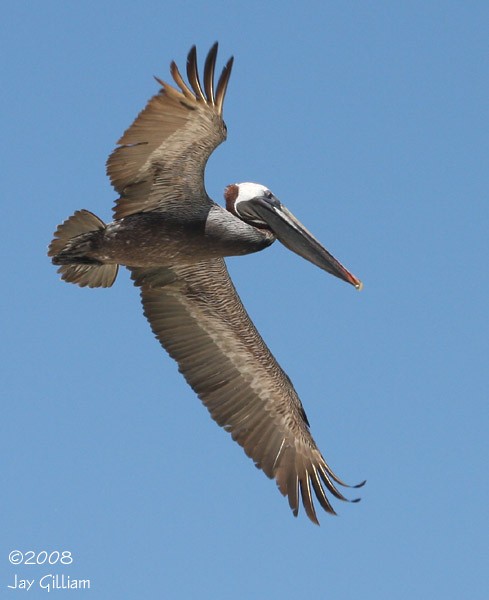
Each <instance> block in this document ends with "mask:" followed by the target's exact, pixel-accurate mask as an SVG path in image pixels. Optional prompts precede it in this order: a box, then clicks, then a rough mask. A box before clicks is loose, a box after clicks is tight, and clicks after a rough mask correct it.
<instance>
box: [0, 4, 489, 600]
mask: <svg viewBox="0 0 489 600" xmlns="http://www.w3.org/2000/svg"><path fill="white" fill-rule="evenodd" d="M215 40H219V42H220V54H219V70H220V68H221V66H222V65H223V63H224V60H226V59H227V58H228V57H229V56H230V55H231V54H233V55H234V56H235V67H234V71H233V75H232V78H231V83H230V87H229V91H228V96H227V99H226V105H225V110H224V114H225V119H226V122H227V125H228V129H229V137H228V141H227V142H226V143H225V144H224V145H222V146H221V147H220V148H218V150H217V151H216V152H215V154H214V155H213V156H212V158H211V160H210V162H209V165H208V169H207V174H206V184H207V189H208V192H209V194H210V195H211V196H212V197H213V198H215V199H216V201H218V202H221V200H222V191H223V189H224V187H225V186H226V185H227V184H228V183H231V182H235V181H258V182H261V183H264V184H266V185H267V186H269V187H270V188H271V189H272V190H273V191H274V192H275V194H276V195H277V196H278V197H279V198H280V199H281V200H282V202H283V203H284V204H285V205H286V206H287V207H288V208H289V209H290V210H292V212H293V213H294V214H296V216H297V217H298V218H299V219H300V220H301V221H302V222H303V223H304V224H305V225H306V226H307V227H308V228H309V229H310V230H312V232H313V233H314V234H315V235H316V236H317V237H318V239H319V240H321V241H322V242H323V243H324V245H325V246H326V247H327V248H329V249H330V250H331V251H332V252H333V253H334V254H335V255H336V256H337V257H338V258H339V260H341V261H342V262H343V263H344V264H345V266H347V267H348V268H349V269H350V270H351V271H352V272H353V273H354V274H355V275H357V276H358V277H360V278H361V279H362V280H363V281H364V284H365V288H364V290H363V291H362V292H361V293H358V292H356V291H355V290H354V289H353V288H352V287H351V286H348V285H346V284H344V283H342V282H340V281H339V280H336V279H335V278H333V277H330V276H329V275H327V274H325V273H324V272H322V271H320V270H319V269H317V268H315V267H314V266H312V265H311V264H309V263H307V262H305V261H303V260H301V259H300V258H299V257H297V256H296V255H293V254H292V253H290V252H288V251H287V250H286V249H285V248H284V247H283V246H281V245H280V244H278V243H276V244H274V246H272V248H270V249H267V250H266V251H264V252H261V253H259V254H257V255H254V256H248V257H242V258H234V259H231V260H229V261H228V264H229V268H230V271H231V273H232V276H233V279H234V281H235V284H236V286H237V288H238V291H239V293H240V295H241V298H242V300H243V302H244V304H245V306H246V307H247V309H248V310H249V312H250V315H251V317H252V318H253V320H254V322H255V323H256V325H257V327H258V329H259V330H260V331H261V333H262V335H263V337H264V339H265V340H266V342H267V343H268V345H269V346H270V348H271V350H272V351H273V352H274V354H275V356H276V357H277V359H278V360H279V362H280V363H281V365H282V366H283V368H284V369H285V370H286V371H287V373H288V374H289V375H290V377H291V378H292V380H293V381H294V384H295V387H296V389H297V390H298V392H299V395H300V396H301V399H302V401H303V403H304V406H305V408H306V411H307V413H308V416H309V420H310V421H311V428H312V433H313V435H314V437H315V439H316V441H317V443H318V445H319V446H320V448H321V450H322V452H323V454H324V455H325V457H326V459H327V460H328V462H329V463H330V465H331V466H332V467H333V468H334V469H335V471H336V472H337V473H338V474H339V475H340V476H342V477H343V478H345V479H346V480H347V481H350V482H352V483H356V482H358V481H361V480H362V479H364V478H366V479H367V480H368V482H367V485H366V486H365V487H364V488H363V489H362V490H361V495H362V502H360V503H359V504H353V505H351V504H350V505H348V504H345V503H341V502H335V503H334V506H335V508H336V510H337V511H338V513H339V516H338V517H331V516H328V515H326V514H325V513H323V514H320V520H321V526H320V527H316V526H314V525H312V524H311V523H310V522H309V521H308V519H307V518H306V517H305V514H304V512H303V511H302V512H301V513H300V515H299V517H298V518H297V519H294V518H293V516H292V514H291V513H290V511H289V508H288V505H287V502H286V500H285V499H284V498H283V497H282V496H281V495H280V493H279V492H278V490H277V489H276V486H275V484H274V482H272V481H269V480H268V479H267V478H266V477H265V476H264V475H263V474H262V473H261V472H259V471H258V470H256V469H255V468H254V466H253V464H252V462H251V461H250V460H249V459H248V458H247V457H246V456H245V455H244V453H243V451H242V450H241V448H240V447H239V446H237V445H236V444H234V443H233V442H232V440H231V438H230V436H229V435H228V434H226V433H225V432H224V431H222V430H221V429H219V428H218V427H217V426H216V424H215V423H214V422H213V421H212V420H211V419H210V417H209V416H208V414H207V411H206V410H205V408H203V406H202V405H201V404H200V402H199V401H198V399H197V398H196V396H195V394H194V393H193V391H192V390H191V389H190V388H189V387H188V386H187V384H186V383H185V381H184V380H183V378H182V377H181V375H180V374H179V373H178V371H177V368H176V365H175V364H174V363H173V362H172V361H171V360H170V359H169V358H168V356H167V355H166V354H165V352H164V351H163V350H162V349H161V348H160V346H159V344H158V343H157V342H156V340H155V339H154V338H153V336H152V334H151V332H150V329H149V326H148V324H147V323H146V321H145V319H144V317H143V315H142V310H141V307H140V305H139V298H138V291H137V290H136V289H135V288H134V287H133V286H132V285H131V282H130V281H129V277H128V275H127V273H126V272H122V273H121V275H120V276H119V278H118V280H117V284H116V285H115V286H114V287H113V288H111V289H109V290H88V289H80V288H78V287H76V286H71V285H67V284H65V283H63V282H61V281H60V280H59V279H58V276H57V275H56V270H55V268H54V267H53V266H52V265H51V264H50V262H49V260H48V259H47V257H46V248H47V244H48V243H49V241H50V240H51V237H52V232H53V231H54V229H55V228H56V226H57V224H58V223H59V222H61V221H62V220H64V219H65V218H66V217H68V216H69V215H70V214H72V213H73V211H74V210H76V209H79V208H87V209H89V210H91V211H93V212H95V213H96V214H98V215H99V216H100V217H101V218H103V219H105V220H109V219H110V215H111V207H112V204H113V201H114V200H115V199H116V194H115V192H114V191H113V190H112V188H111V187H110V185H109V182H108V180H107V178H106V175H105V160H106V158H107V156H108V155H109V153H110V152H111V150H112V149H113V147H114V145H115V142H116V140H117V139H118V138H119V137H120V135H121V134H122V133H123V131H124V130H125V128H126V127H128V126H129V125H130V123H131V122H132V120H133V119H134V117H135V116H136V115H137V113H138V111H139V110H141V109H142V108H143V106H144V105H145V103H146V101H147V99H148V98H149V97H150V96H151V95H152V94H154V93H156V91H157V89H158V86H157V84H156V83H155V81H154V80H153V75H158V76H159V77H161V78H163V79H166V80H169V70H168V67H169V63H170V61H171V60H172V59H175V60H176V61H177V63H178V64H179V65H182V66H183V65H184V64H185V60H186V55H187V52H188V50H189V48H190V47H191V45H192V44H194V43H195V44H197V47H198V49H199V51H200V54H199V56H200V59H201V61H202V59H203V58H204V56H205V54H206V52H207V50H208V49H209V47H210V46H211V44H212V43H213V42H214V41H215ZM488 40H489V5H488V4H487V3H486V2H461V1H459V2H456V1H446V2H426V1H423V2H417V1H413V2H375V3H373V2H327V1H326V2H324V1H321V2H301V3H293V2H287V1H285V2H282V3H280V7H279V4H278V3H271V2H269V3H265V2H263V1H261V2H257V1H255V0H248V1H247V2H229V1H226V2H224V1H218V2H202V3H199V2H173V3H170V2H165V1H164V0H160V1H158V2H149V1H148V2H145V1H143V2H104V1H100V2H49V1H46V2H13V1H12V2H7V3H4V5H3V9H2V19H1V23H0V44H1V56H2V58H1V59H0V60H1V65H2V67H1V94H0V101H1V110H0V120H1V129H0V131H1V136H2V143H1V148H2V159H1V164H2V177H1V178H2V188H1V198H2V200H1V202H2V219H1V230H2V234H1V240H2V241H1V251H2V259H3V263H2V266H3V278H2V279H3V285H2V289H3V293H2V295H1V303H2V310H1V319H2V324H1V331H2V334H1V337H2V343H1V348H0V352H1V353H2V360H1V365H2V375H1V382H2V383H1V389H2V407H3V408H2V419H1V423H0V430H1V435H0V444H1V446H0V447H1V449H2V461H1V472H0V474H1V481H2V492H1V494H0V508H1V511H0V514H1V535H0V546H1V547H0V584H1V588H0V590H1V593H0V595H2V596H3V595H4V594H5V597H9V596H12V597H15V592H14V591H12V590H9V589H8V588H7V585H9V584H12V582H13V579H14V575H15V574H17V575H18V577H19V578H31V579H32V578H36V579H38V578H39V577H40V576H41V575H44V574H46V573H60V574H61V573H64V574H65V575H69V576H70V577H72V578H83V579H86V578H89V579H90V580H91V586H92V587H91V590H90V591H87V592H83V593H80V596H83V597H87V598H97V599H98V598H100V599H105V598H172V599H173V598H178V599H180V598H182V599H187V598H196V597H200V598H212V599H214V600H220V599H229V598H235V599H238V600H241V599H247V600H248V599H250V598H279V597H280V598H282V599H289V598H290V599H292V598H298V597H313V598H335V599H336V600H343V599H350V598H364V599H369V600H370V599H375V600H384V599H389V600H391V599H393V598H395V599H412V598H443V599H452V598H453V599H460V598H471V600H477V599H482V598H487V594H488V590H489V585H488V583H489V582H488V579H489V576H488V572H489V569H488V541H487V540H488V533H489V532H488V508H487V506H488V505H487V498H488V495H489V489H488V455H489V453H488V442H487V438H488V425H489V422H488V421H489V419H488V416H489V415H488V412H489V411H488V395H489V385H488V371H489V362H488V339H489V331H488V316H487V313H488V310H487V305H488V298H489V282H488V273H487V262H488V255H489V254H488V253H489V243H488V226H489V208H488V195H489V194H488V191H489V164H488V162H489V159H488V157H489V142H488V140H489V135H488V122H489V121H488V117H489V47H488V46H489V43H488ZM353 495H354V494H352V496H353ZM14 549H19V550H22V551H27V550H30V549H33V550H36V551H40V550H47V551H52V550H59V551H62V550H68V551H71V552H72V554H73V557H74V562H73V565H71V566H70V567H60V566H55V567H47V566H43V567H39V568H38V567H35V566H12V565H10V564H9V562H8V552H9V551H11V550H14ZM34 589H35V588H33V589H32V590H31V591H30V592H29V594H30V595H29V596H28V598H37V597H39V598H44V597H46V596H45V594H46V592H41V591H40V590H39V589H38V588H37V589H35V591H33V590H34ZM69 593H70V592H67V591H59V592H58V596H59V597H66V596H67V595H68V594H69ZM71 593H72V592H71ZM58 596H57V597H58ZM68 597H69V596H68Z"/></svg>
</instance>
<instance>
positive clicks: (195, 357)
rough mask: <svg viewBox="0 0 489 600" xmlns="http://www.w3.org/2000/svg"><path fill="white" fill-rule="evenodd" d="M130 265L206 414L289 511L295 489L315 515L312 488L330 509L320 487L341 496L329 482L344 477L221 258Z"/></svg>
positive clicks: (295, 501) (154, 324) (157, 330)
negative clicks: (321, 446)
mask: <svg viewBox="0 0 489 600" xmlns="http://www.w3.org/2000/svg"><path fill="white" fill-rule="evenodd" d="M131 272H132V278H133V279H134V281H135V283H136V285H139V286H140V287H141V297H142V302H143V307H144V314H145V315H146V317H147V319H148V320H149V322H150V324H151V328H152V330H153V332H154V334H155V335H156V337H157V338H158V340H159V341H160V343H161V345H162V346H163V347H164V348H165V349H166V350H167V352H168V353H169V354H170V356H171V357H172V358H174V359H175V360H176V361H177V363H178V366H179V369H180V372H181V373H182V374H183V375H184V377H185V378H186V380H187V382H188V383H189V384H190V385H191V386H192V388H193V389H194V390H195V392H196V393H197V394H198V396H199V398H200V399H201V400H202V402H203V403H204V404H205V406H206V407H207V408H208V410H209V412H210V414H211V416H212V418H213V419H214V420H215V421H217V423H218V424H219V425H220V426H221V427H224V429H226V430H227V431H229V432H230V433H231V435H232V437H233V439H234V440H235V441H237V442H238V443H239V444H240V445H241V446H242V447H243V448H244V450H245V452H246V454H247V455H248V456H249V457H250V458H252V459H253V460H254V462H255V464H256V466H257V467H259V468H260V469H262V470H263V471H264V472H265V473H266V475H268V477H270V478H275V479H276V481H277V485H278V487H279V489H280V491H281V492H282V494H283V495H284V496H288V500H289V504H290V507H291V508H292V510H293V513H294V515H297V513H298V509H299V494H300V495H301V497H302V503H303V505H304V508H305V510H306V513H307V515H308V516H309V518H310V519H311V520H312V521H314V522H315V523H317V522H318V521H317V517H316V512H315V509H314V505H313V500H312V496H313V493H314V494H315V495H316V497H317V499H318V501H319V503H320V504H321V506H322V507H323V508H324V509H325V510H326V511H328V512H330V513H333V514H334V510H333V508H332V506H331V504H330V502H329V500H328V498H327V496H326V493H325V488H326V489H327V490H329V491H330V492H331V493H332V494H333V495H334V496H336V497H337V498H340V499H342V500H345V498H344V496H343V495H342V494H341V493H340V492H339V491H338V489H337V488H336V486H335V482H336V483H339V484H341V485H346V484H344V483H343V482H342V481H341V480H340V479H339V478H338V477H337V476H336V475H335V474H334V473H333V472H332V470H331V469H330V468H329V466H328V465H327V464H326V462H325V460H324V458H323V457H322V455H321V453H320V452H319V450H318V448H317V446H316V444H315V442H314V440H313V438H312V436H311V434H310V432H309V427H308V422H307V417H306V415H305V413H304V410H303V408H302V404H301V402H300V400H299V397H298V396H297V393H296V391H295V389H294V387H293V385H292V383H291V381H290V379H289V378H288V377H287V375H286V374H285V373H284V371H283V370H282V369H281V368H280V366H279V365H278V363H277V362H276V360H275V359H274V357H273V356H272V354H271V353H270V351H269V350H268V348H267V346H266V345H265V343H264V341H263V340H262V338H261V337H260V334H259V333H258V331H257V330H256V328H255V326H254V325H253V323H252V322H251V320H250V318H249V316H248V314H247V313H246V311H245V309H244V307H243V305H242V303H241V301H240V299H239V296H238V295H237V293H236V290H235V288H234V286H233V284H232V282H231V279H230V278H229V275H228V272H227V269H226V266H225V263H224V261H223V260H222V259H221V258H219V259H213V260H211V261H205V262H201V263H198V264H195V265H191V266H178V267H168V268H162V267H157V268H146V269H145V268H132V269H131ZM312 492H313V493H312Z"/></svg>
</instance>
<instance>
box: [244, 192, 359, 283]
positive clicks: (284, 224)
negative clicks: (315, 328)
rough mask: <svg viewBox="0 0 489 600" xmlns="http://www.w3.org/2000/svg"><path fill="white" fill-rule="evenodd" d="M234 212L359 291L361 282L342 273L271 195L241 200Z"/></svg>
mask: <svg viewBox="0 0 489 600" xmlns="http://www.w3.org/2000/svg"><path fill="white" fill-rule="evenodd" d="M236 212H237V213H238V214H239V215H240V217H241V218H242V219H243V220H245V221H248V222H249V223H252V224H255V225H259V224H262V225H267V226H268V227H269V228H270V229H271V230H272V231H273V233H274V234H275V235H276V236H277V239H278V240H279V241H280V242H282V244H283V245H284V246H285V247H286V248H288V249H289V250H292V252H295V253H296V254H298V255H299V256H302V258H305V259H306V260H308V261H310V262H312V263H313V264H315V265H316V266H318V267H319V268H320V269H323V270H324V271H327V272H328V273H331V275H334V276H335V277H339V278H340V279H343V281H346V282H347V283H351V285H353V286H355V287H356V288H357V290H361V289H362V286H363V284H362V282H361V281H360V280H359V279H357V278H356V277H355V276H354V275H352V274H351V273H350V272H349V271H348V270H347V269H345V267H344V266H343V265H342V264H341V263H340V262H339V261H338V260H336V258H335V257H334V256H333V255H332V254H330V253H329V252H328V251H327V250H326V248H324V246H322V245H321V244H320V243H319V242H318V241H317V239H316V238H315V237H314V236H313V235H312V233H310V232H309V231H308V230H307V229H306V228H305V227H304V225H302V223H301V222H300V221H299V220H298V219H296V218H295V217H294V215H293V214H292V213H291V212H290V211H289V210H287V208H285V206H284V205H283V204H282V203H281V202H280V201H279V200H278V198H276V197H275V196H274V195H273V194H271V193H268V194H266V195H263V196H257V197H255V198H252V199H251V200H242V201H241V202H238V203H237V204H236Z"/></svg>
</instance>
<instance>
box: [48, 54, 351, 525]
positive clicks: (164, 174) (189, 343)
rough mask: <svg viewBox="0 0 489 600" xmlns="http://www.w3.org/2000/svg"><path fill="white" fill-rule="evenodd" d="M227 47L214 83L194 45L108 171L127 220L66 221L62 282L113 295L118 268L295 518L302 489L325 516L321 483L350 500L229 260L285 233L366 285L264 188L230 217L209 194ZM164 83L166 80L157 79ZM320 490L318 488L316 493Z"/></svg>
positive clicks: (222, 131)
mask: <svg viewBox="0 0 489 600" xmlns="http://www.w3.org/2000/svg"><path fill="white" fill-rule="evenodd" d="M216 53H217V44H215V45H214V46H213V47H212V49H211V51H210V52H209V55H208V57H207V60H206V64H205V70H204V87H203V88H202V86H201V84H200V81H199V77H198V73H197V60H196V52H195V48H192V50H191V52H190V54H189V57H188V62H187V74H188V79H189V82H190V86H188V85H187V84H186V83H185V82H184V80H183V78H182V76H181V75H180V73H179V71H178V69H177V67H176V65H175V63H172V65H171V72H172V75H173V78H174V80H175V82H176V83H177V85H178V86H179V88H180V90H176V89H175V88H173V87H171V86H169V85H168V84H166V83H163V82H161V81H160V83H161V85H162V90H161V91H160V93H159V94H158V95H156V96H154V97H153V98H152V99H151V100H150V101H149V103H148V104H147V106H146V108H145V109H144V110H143V111H142V112H141V113H140V115H139V116H138V117H137V119H136V120H135V121H134V123H133V124H132V125H131V127H130V128H129V129H128V130H127V131H126V132H125V134H124V135H123V137H122V138H121V140H120V141H119V145H118V147H117V148H116V149H115V150H114V152H113V153H112V154H111V156H110V157H109V160H108V163H107V171H108V175H109V177H110V179H111V181H112V184H113V186H114V188H115V189H116V191H117V192H118V193H119V194H120V197H119V200H118V201H117V203H116V206H115V209H114V216H115V220H114V221H113V222H111V223H109V224H107V225H106V224H105V223H104V222H103V221H101V220H100V219H99V218H98V217H96V216H95V215H94V214H92V213H90V212H89V211H86V210H81V211H77V212H76V213H75V214H74V215H73V216H72V217H70V218H69V219H68V220H67V221H65V222H64V223H62V224H61V225H60V226H59V227H58V229H57V231H56V233H55V237H54V239H53V241H52V242H51V245H50V247H49V256H51V257H52V260H53V263H54V264H56V265H60V268H59V272H60V273H61V274H62V278H63V279H64V280H66V281H69V282H71V283H77V284H78V285H80V286H89V287H108V286H110V285H112V284H113V282H114V281H115V278H116V276H117V270H118V267H119V265H124V266H126V267H128V268H129V269H130V271H131V274H132V278H133V280H134V282H135V284H136V285H138V286H139V287H140V288H141V297H142V302H143V307H144V313H145V315H146V317H147V318H148V320H149V322H150V324H151V327H152V329H153V332H154V333H155V335H156V337H157V338H158V339H159V341H160V342H161V344H162V345H163V347H164V348H165V349H166V350H167V351H168V353H169V354H170V355H171V356H172V357H173V358H174V359H175V360H176V361H177V363H178V365H179V368H180V371H181V372H182V373H183V375H184V376H185V378H186V379H187V381H188V383H189V384H190V385H191V386H192V388H193V389H194V390H195V391H196V393H197V394H198V395H199V397H200V398H201V400H202V401H203V402H204V404H205V405H206V406H207V408H208V409H209V412H210V413H211V415H212V417H213V418H214V419H215V420H216V421H217V423H219V425H221V426H222V427H224V428H225V429H226V430H228V431H229V432H230V433H231V434H232V436H233V438H234V439H235V440H236V441H237V442H238V443H239V444H241V446H243V448H244V450H245V452H246V453H247V454H248V455H249V456H250V457H251V458H253V460H254V461H255V464H256V465H257V466H258V467H260V468H261V469H262V470H263V471H264V472H265V473H266V474H267V475H268V476H269V477H273V478H275V479H276V481H277V484H278V486H279V489H280V491H281V492H282V493H283V494H284V495H287V496H288V499H289V504H290V506H291V508H292V510H293V512H294V514H295V515H296V514H297V512H298V507H299V493H300V494H301V497H302V502H303V504H304V507H305V509H306V512H307V514H308V516H309V518H310V519H311V520H313V521H314V522H317V517H316V513H315V509H314V505H313V502H312V494H311V490H313V491H314V493H315V495H316V497H317V499H318V500H319V502H320V504H321V505H322V506H323V508H324V509H325V510H327V511H328V512H334V511H333V509H332V507H331V505H330V503H329V500H328V499H327V497H326V494H325V491H324V489H323V485H324V486H325V487H326V488H327V489H328V490H329V491H331V492H332V493H333V494H334V495H335V496H336V497H338V498H341V499H344V497H343V496H342V494H340V492H339V491H338V489H337V488H336V486H335V482H336V483H339V484H341V485H345V484H344V483H343V482H342V481H341V480H340V479H339V478H338V477H337V476H336V475H335V474H334V473H333V472H332V470H331V469H330V468H329V467H328V465H327V464H326V462H325V461H324V458H323V457H322V455H321V453H320V452H319V450H318V448H317V446H316V444H315V442H314V440H313V438H312V436H311V434H310V432H309V424H308V422H307V418H306V415H305V412H304V409H303V407H302V404H301V402H300V400H299V397H298V396H297V393H296V391H295V389H294V387H293V386H292V383H291V382H290V379H289V378H288V377H287V375H286V374H285V373H284V372H283V371H282V369H281V368H280V366H279V365H278V364H277V362H276V361H275V359H274V357H273V356H272V354H271V353H270V351H269V350H268V348H267V346H266V345H265V343H264V342H263V340H262V338H261V337H260V335H259V333H258V331H257V330H256V328H255V327H254V325H253V323H252V322H251V320H250V319H249V317H248V315H247V313H246V311H245V309H244V307H243V305H242V303H241V301H240V299H239V297H238V295H237V293H236V290H235V289H234V286H233V284H232V282H231V280H230V278H229V275H228V273H227V269H226V266H225V263H224V260H223V257H226V256H238V255H244V254H250V253H252V252H257V251H259V250H263V249H264V248H266V247H267V246H269V245H270V244H271V243H272V242H273V241H274V240H275V239H277V238H278V239H279V240H280V241H281V242H282V243H283V244H284V245H285V246H287V247H288V248H290V249H291V250H293V251H294V252H297V253H298V254H300V255H301V256H303V257H304V258H306V259H307V260H310V261H311V262H313V263H314V264H316V265H317V266H319V267H320V268H322V269H324V270H326V271H328V272H330V273H332V274H334V275H336V276H338V277H340V278H342V279H344V280H345V281H347V282H349V283H351V284H352V285H354V286H355V287H358V288H359V287H360V285H361V284H360V282H359V280H358V279H356V278H355V277H354V276H353V275H351V273H349V272H348V271H347V270H346V269H345V268H344V267H343V266H342V265H341V264H340V263H339V262H338V261H336V259H335V258H334V257H332V256H331V255H330V254H329V253H328V252H327V251H326V250H325V249H324V248H323V247H322V246H321V245H320V244H319V242H318V241H317V240H316V239H315V238H314V237H313V236H312V235H311V234H310V233H309V232H308V231H307V230H306V229H305V228H304V227H303V226H302V225H301V224H300V223H299V222H298V221H297V219H296V218H295V217H294V216H293V215H292V214H291V213H290V212H289V211H288V210H287V209H286V208H285V207H284V206H283V205H282V204H281V203H280V202H279V201H278V199H277V198H276V197H275V196H274V195H273V194H272V193H271V192H270V191H269V190H268V189H267V188H266V187H265V186H262V185H260V184H255V183H242V184H232V185H229V186H228V187H227V188H226V190H225V199H226V209H224V208H222V207H221V206H219V205H218V204H216V203H215V202H213V201H212V200H211V199H210V198H209V197H208V195H207V193H206V191H205V188H204V179H203V175H204V168H205V164H206V162H207V159H208V157H209V156H210V154H211V152H212V151H213V150H214V148H215V147H216V146H217V145H218V144H220V143H221V142H222V141H224V139H225V137H226V127H225V125H224V121H223V120H222V106H223V102H224V96H225V92H226V88H227V84H228V80H229V76H230V73H231V67H232V59H231V60H230V61H228V63H227V65H226V67H225V68H224V70H223V72H222V75H221V77H220V78H219V82H218V85H217V88H216V89H214V67H215V59H216ZM158 81H159V80H158ZM311 486H312V487H311Z"/></svg>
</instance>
